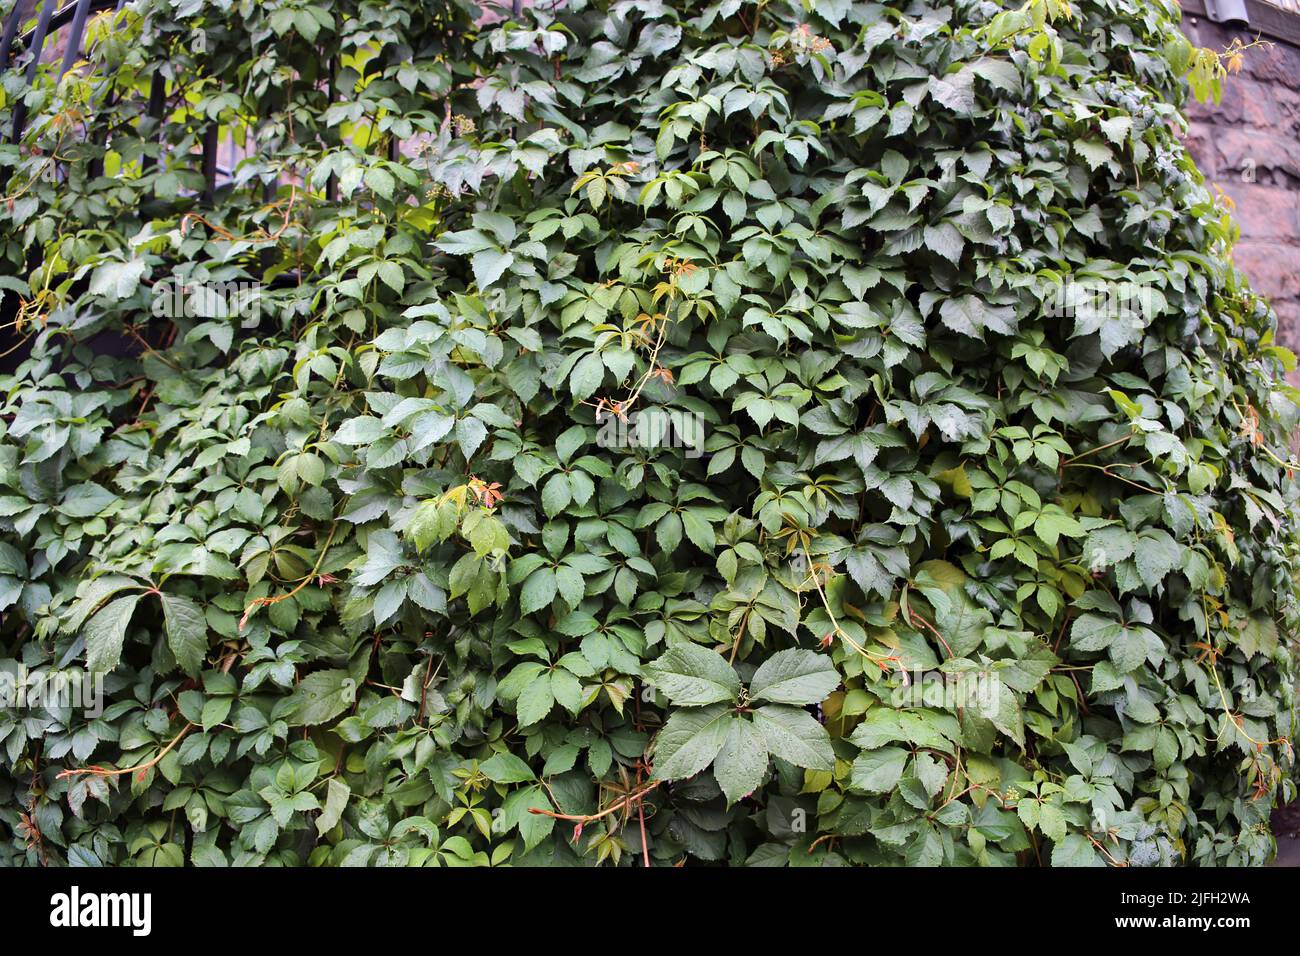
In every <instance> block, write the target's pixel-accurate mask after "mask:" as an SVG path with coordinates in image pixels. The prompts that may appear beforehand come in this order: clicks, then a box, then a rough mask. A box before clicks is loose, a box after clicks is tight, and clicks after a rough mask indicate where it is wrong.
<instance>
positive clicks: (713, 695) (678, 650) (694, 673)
mask: <svg viewBox="0 0 1300 956" xmlns="http://www.w3.org/2000/svg"><path fill="white" fill-rule="evenodd" d="M645 677H646V680H648V681H649V682H650V683H651V684H653V685H654V686H655V687H656V688H657V689H659V690H660V691H662V692H663V693H664V694H665V695H666V696H667V697H668V699H669V700H671V701H672V702H673V703H674V704H678V705H681V706H687V707H700V706H703V705H705V704H713V703H716V702H718V701H734V700H735V699H736V698H737V697H738V696H739V695H740V678H739V677H738V676H737V675H736V672H735V671H734V670H733V669H732V667H731V665H730V664H728V663H727V662H726V661H725V660H723V658H722V656H721V655H720V654H718V653H716V652H715V651H710V650H706V649H705V648H703V647H699V646H698V645H695V644H679V645H677V646H675V647H672V648H670V649H669V650H668V651H666V652H665V653H664V654H663V655H662V656H661V657H660V658H659V659H658V660H656V661H654V662H653V663H651V664H648V665H646V667H645Z"/></svg>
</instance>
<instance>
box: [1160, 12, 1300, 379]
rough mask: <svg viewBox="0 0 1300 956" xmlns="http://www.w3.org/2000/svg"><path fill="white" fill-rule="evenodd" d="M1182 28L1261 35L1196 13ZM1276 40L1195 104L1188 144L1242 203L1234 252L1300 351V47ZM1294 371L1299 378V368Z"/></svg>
mask: <svg viewBox="0 0 1300 956" xmlns="http://www.w3.org/2000/svg"><path fill="white" fill-rule="evenodd" d="M1183 29H1184V31H1185V32H1186V34H1187V36H1188V39H1190V40H1191V41H1192V42H1193V43H1195V44H1196V45H1197V46H1204V47H1209V48H1211V49H1214V50H1222V49H1224V48H1225V47H1227V46H1228V44H1230V43H1231V42H1232V40H1233V39H1234V38H1235V37H1241V39H1242V42H1244V43H1249V42H1250V41H1251V40H1253V39H1254V38H1255V36H1256V34H1255V33H1254V32H1251V31H1249V30H1235V29H1232V28H1229V27H1225V26H1222V25H1220V24H1216V23H1211V22H1209V21H1208V20H1205V19H1203V18H1199V17H1194V16H1191V15H1189V14H1184V21H1183ZM1265 39H1267V38H1265ZM1270 42H1271V45H1270V46H1268V47H1257V48H1255V49H1253V50H1250V51H1249V52H1247V53H1246V54H1245V64H1244V66H1243V68H1242V71H1241V72H1240V73H1238V74H1236V75H1233V76H1230V77H1229V78H1228V80H1227V81H1226V83H1225V84H1224V92H1223V101H1222V102H1221V103H1219V104H1218V105H1217V106H1216V105H1215V104H1213V103H1210V104H1200V103H1196V102H1193V103H1191V104H1190V106H1189V108H1188V116H1189V118H1190V120H1191V129H1190V131H1189V134H1188V138H1187V144H1188V147H1189V149H1190V150H1191V152H1192V155H1193V156H1194V157H1195V159H1196V163H1197V165H1198V166H1199V167H1200V169H1201V172H1202V173H1204V174H1205V177H1206V179H1207V180H1209V181H1210V182H1212V183H1214V184H1216V185H1217V186H1219V188H1221V189H1222V190H1223V191H1224V192H1225V193H1227V195H1228V196H1229V197H1231V199H1232V201H1233V202H1234V203H1235V204H1236V210H1235V212H1234V218H1235V219H1236V222H1237V224H1238V226H1240V228H1241V239H1240V241H1239V242H1238V244H1237V246H1236V247H1235V249H1234V250H1233V258H1234V259H1235V261H1236V263H1237V265H1238V266H1239V267H1240V268H1241V269H1242V270H1243V271H1244V272H1245V273H1246V274H1247V275H1248V276H1249V277H1250V280H1251V285H1252V287H1253V288H1255V289H1256V290H1257V291H1258V292H1260V293H1262V294H1263V295H1266V296H1268V298H1269V299H1270V300H1271V301H1272V303H1273V308H1274V309H1275V310H1276V311H1277V315H1278V321H1279V324H1280V331H1279V338H1280V339H1281V341H1282V344H1284V345H1286V346H1287V347H1288V348H1290V349H1292V350H1293V351H1297V352H1300V49H1297V48H1296V47H1294V46H1290V45H1289V44H1286V43H1283V42H1281V41H1277V40H1274V41H1270ZM1291 378H1292V382H1293V384H1296V385H1300V372H1296V373H1293V374H1292V376H1291Z"/></svg>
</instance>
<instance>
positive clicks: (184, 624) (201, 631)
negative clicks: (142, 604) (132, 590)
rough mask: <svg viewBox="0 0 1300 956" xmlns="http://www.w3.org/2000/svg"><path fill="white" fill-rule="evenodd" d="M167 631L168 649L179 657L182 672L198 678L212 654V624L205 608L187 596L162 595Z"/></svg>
mask: <svg viewBox="0 0 1300 956" xmlns="http://www.w3.org/2000/svg"><path fill="white" fill-rule="evenodd" d="M159 597H160V598H161V600H162V607H163V629H164V630H165V631H166V632H167V646H168V647H170V648H171V651H172V654H173V655H175V657H176V663H178V664H179V665H180V666H181V670H183V671H185V673H187V674H189V675H190V676H191V677H197V676H198V673H199V671H200V669H202V666H203V658H204V657H206V656H207V653H208V622H207V619H206V618H205V617H204V616H203V608H201V607H199V605H198V603H197V602H195V601H192V600H191V599H190V598H187V597H180V596H178V595H174V594H161V595H159Z"/></svg>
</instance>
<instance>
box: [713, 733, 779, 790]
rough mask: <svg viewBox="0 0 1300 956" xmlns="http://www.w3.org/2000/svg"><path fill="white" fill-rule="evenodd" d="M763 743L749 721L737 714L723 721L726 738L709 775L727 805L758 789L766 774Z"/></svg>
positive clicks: (765, 754)
mask: <svg viewBox="0 0 1300 956" xmlns="http://www.w3.org/2000/svg"><path fill="white" fill-rule="evenodd" d="M767 764H768V760H767V744H766V742H765V741H764V739H763V735H762V734H761V733H759V731H758V728H756V727H755V726H754V724H753V722H752V721H750V720H747V719H746V718H744V717H741V716H739V715H737V714H733V715H731V716H730V717H729V718H728V719H727V737H726V739H725V740H724V741H723V744H722V749H721V750H720V751H719V752H718V756H717V759H716V760H714V762H713V776H714V777H716V778H717V781H718V786H720V787H721V788H722V792H723V794H724V795H725V796H726V798H727V803H735V802H736V801H737V800H739V799H741V798H742V797H745V796H748V795H749V794H751V793H753V792H754V791H755V790H757V789H758V786H759V784H761V783H762V782H763V774H765V773H766V772H767Z"/></svg>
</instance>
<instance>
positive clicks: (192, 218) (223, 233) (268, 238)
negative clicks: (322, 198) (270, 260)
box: [180, 183, 298, 242]
mask: <svg viewBox="0 0 1300 956" xmlns="http://www.w3.org/2000/svg"><path fill="white" fill-rule="evenodd" d="M297 199H298V187H297V186H296V185H295V184H293V183H290V184H289V203H288V205H287V206H285V209H284V222H282V223H281V224H280V228H279V229H277V230H275V232H267V231H266V230H265V229H261V230H260V232H261V233H262V234H261V235H260V236H236V235H235V234H234V233H232V232H230V231H229V230H227V229H223V228H222V227H221V226H218V225H217V224H216V223H214V222H209V221H208V220H207V219H204V218H203V217H202V216H200V215H199V214H198V213H196V212H187V213H186V214H185V215H184V216H182V217H181V224H180V233H181V235H182V236H183V235H185V231H186V230H187V229H188V228H189V226H190V223H194V222H201V223H203V225H205V226H207V227H208V228H209V229H211V230H212V231H213V232H215V233H216V234H217V235H218V236H220V237H221V238H222V239H225V240H226V241H227V242H275V241H276V240H277V239H279V238H280V237H281V236H282V235H284V232H285V230H286V229H288V228H289V216H290V214H291V213H292V212H293V204H294V203H295V202H296V201H297ZM272 205H273V206H278V205H279V203H273V204H272Z"/></svg>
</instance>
